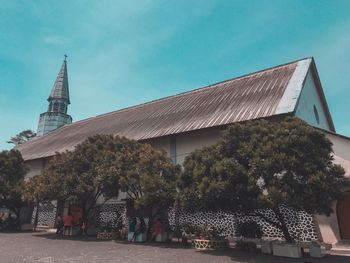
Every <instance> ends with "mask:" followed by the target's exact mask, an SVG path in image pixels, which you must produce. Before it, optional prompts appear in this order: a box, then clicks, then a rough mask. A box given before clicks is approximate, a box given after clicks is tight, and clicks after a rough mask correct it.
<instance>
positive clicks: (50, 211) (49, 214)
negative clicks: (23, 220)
mask: <svg viewBox="0 0 350 263" xmlns="http://www.w3.org/2000/svg"><path fill="white" fill-rule="evenodd" d="M36 209H38V207H37V206H35V207H34V209H33V213H32V223H33V224H34V221H35V214H36ZM56 211H57V206H56V202H55V201H52V202H51V203H44V204H43V203H40V204H39V214H38V226H46V227H54V226H55V220H56Z"/></svg>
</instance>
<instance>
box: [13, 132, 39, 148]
mask: <svg viewBox="0 0 350 263" xmlns="http://www.w3.org/2000/svg"><path fill="white" fill-rule="evenodd" d="M35 136H36V133H35V132H33V131H32V130H24V131H22V132H20V133H19V134H17V135H16V136H14V137H11V139H10V140H9V141H7V143H12V144H14V145H15V146H17V145H19V144H22V143H24V142H26V141H29V140H30V139H31V138H33V137H35Z"/></svg>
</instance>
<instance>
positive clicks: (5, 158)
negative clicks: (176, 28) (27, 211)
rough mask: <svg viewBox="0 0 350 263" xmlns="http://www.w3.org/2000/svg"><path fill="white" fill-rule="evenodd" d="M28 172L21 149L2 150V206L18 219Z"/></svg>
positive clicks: (0, 171)
mask: <svg viewBox="0 0 350 263" xmlns="http://www.w3.org/2000/svg"><path fill="white" fill-rule="evenodd" d="M26 172H27V169H26V166H25V164H24V160H23V158H22V155H21V153H20V152H19V151H17V150H10V151H2V152H0V207H1V208H7V209H9V210H10V211H11V212H13V213H14V214H15V215H16V218H17V220H19V215H20V211H21V208H22V206H23V205H24V201H23V200H22V187H23V183H24V176H25V174H26ZM17 223H18V222H17Z"/></svg>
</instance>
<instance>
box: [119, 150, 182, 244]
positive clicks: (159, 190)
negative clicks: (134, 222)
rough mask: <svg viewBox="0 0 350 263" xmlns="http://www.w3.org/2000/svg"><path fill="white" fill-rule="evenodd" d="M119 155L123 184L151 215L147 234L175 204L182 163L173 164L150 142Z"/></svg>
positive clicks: (135, 202) (138, 207) (138, 208)
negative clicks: (153, 224)
mask: <svg viewBox="0 0 350 263" xmlns="http://www.w3.org/2000/svg"><path fill="white" fill-rule="evenodd" d="M133 146H134V147H130V148H129V149H127V150H126V151H124V152H123V154H122V155H119V158H118V160H117V162H116V164H117V165H118V166H119V168H120V170H121V171H123V172H121V173H120V179H119V183H120V187H121V190H122V191H123V192H125V193H126V194H127V200H128V201H129V203H131V204H132V205H133V208H134V209H135V210H136V211H138V212H139V214H140V211H142V212H143V214H142V213H141V214H142V215H141V216H140V220H144V218H143V217H148V219H149V220H148V232H147V238H149V237H150V230H151V226H152V223H153V221H154V219H155V218H156V217H157V216H159V215H160V214H161V213H164V212H167V211H168V208H169V207H171V206H173V204H174V200H175V196H176V179H177V177H178V175H179V173H180V171H181V168H180V166H178V165H174V164H172V162H171V160H170V158H169V157H168V156H167V155H166V152H165V151H163V150H156V149H154V148H152V147H151V146H150V145H148V144H141V143H138V144H135V145H133Z"/></svg>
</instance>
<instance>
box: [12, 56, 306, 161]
mask: <svg viewBox="0 0 350 263" xmlns="http://www.w3.org/2000/svg"><path fill="white" fill-rule="evenodd" d="M305 60H311V59H309V58H308V59H303V60H299V61H295V62H291V63H288V64H284V65H281V66H277V67H274V68H270V69H266V70H262V71H258V72H255V73H251V74H248V75H244V76H241V77H238V78H234V79H230V80H227V81H223V82H220V83H217V84H214V85H210V86H207V87H203V88H199V89H196V90H192V91H189V92H185V93H181V94H178V95H174V96H170V97H166V98H162V99H159V100H155V101H151V102H148V103H144V104H141V105H137V106H133V107H129V108H125V109H121V110H118V111H114V112H110V113H107V114H103V115H99V116H96V117H93V118H89V119H85V120H82V121H78V122H75V123H72V124H69V125H65V126H63V127H61V128H59V129H57V130H54V131H52V132H50V133H48V134H46V135H44V136H42V137H36V138H34V139H32V140H30V141H29V142H27V143H25V144H22V145H20V146H19V147H18V149H19V150H20V151H21V153H22V155H23V157H24V159H25V160H30V159H37V158H42V157H48V156H52V155H54V154H55V152H62V151H65V150H72V149H73V148H74V146H75V145H77V144H78V143H80V142H82V141H83V140H84V139H86V138H87V137H89V136H93V135H95V134H114V135H120V136H125V137H127V138H130V139H135V140H144V139H150V138H155V137H161V136H166V135H171V134H177V133H182V132H188V131H192V130H198V129H203V128H209V127H215V126H220V125H225V124H229V123H234V122H239V121H244V120H250V119H257V118H265V117H269V116H272V115H275V114H276V109H277V107H278V105H279V103H280V101H281V98H282V97H283V95H284V92H285V90H286V87H287V86H288V83H289V81H290V79H291V77H292V76H293V74H294V72H295V70H296V68H297V65H298V63H301V62H303V61H304V62H305ZM293 110H294V109H292V111H293ZM280 113H282V112H279V114H280Z"/></svg>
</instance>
